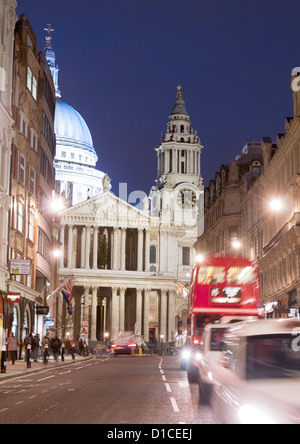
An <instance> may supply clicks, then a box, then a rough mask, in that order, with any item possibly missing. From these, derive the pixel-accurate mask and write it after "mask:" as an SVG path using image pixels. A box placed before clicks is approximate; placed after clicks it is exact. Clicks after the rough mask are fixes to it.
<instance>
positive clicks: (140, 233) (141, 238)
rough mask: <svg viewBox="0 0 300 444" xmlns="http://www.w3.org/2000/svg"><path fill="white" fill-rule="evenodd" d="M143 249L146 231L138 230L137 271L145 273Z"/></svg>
mask: <svg viewBox="0 0 300 444" xmlns="http://www.w3.org/2000/svg"><path fill="white" fill-rule="evenodd" d="M143 247H144V230H143V229H142V228H139V229H138V269H137V271H143Z"/></svg>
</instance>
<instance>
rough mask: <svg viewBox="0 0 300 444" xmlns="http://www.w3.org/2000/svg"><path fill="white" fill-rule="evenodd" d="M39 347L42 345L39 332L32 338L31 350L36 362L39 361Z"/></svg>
mask: <svg viewBox="0 0 300 444" xmlns="http://www.w3.org/2000/svg"><path fill="white" fill-rule="evenodd" d="M39 347H40V335H39V334H37V335H35V336H34V337H33V338H32V341H31V351H32V358H33V360H34V362H37V358H38V352H39Z"/></svg>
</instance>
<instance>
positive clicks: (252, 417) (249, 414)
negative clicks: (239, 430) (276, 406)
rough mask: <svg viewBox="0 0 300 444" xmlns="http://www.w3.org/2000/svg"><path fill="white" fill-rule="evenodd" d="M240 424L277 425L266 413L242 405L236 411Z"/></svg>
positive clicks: (250, 406) (248, 405) (247, 405)
mask: <svg viewBox="0 0 300 444" xmlns="http://www.w3.org/2000/svg"><path fill="white" fill-rule="evenodd" d="M238 416H239V419H240V421H241V423H242V424H263V425H270V424H277V423H276V421H275V420H274V419H273V418H271V416H269V415H268V414H267V413H265V412H264V411H263V410H261V409H260V408H258V407H255V406H254V405H251V404H244V405H243V406H242V407H241V408H240V409H239V411H238Z"/></svg>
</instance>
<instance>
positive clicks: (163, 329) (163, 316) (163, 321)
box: [160, 290, 168, 341]
mask: <svg viewBox="0 0 300 444" xmlns="http://www.w3.org/2000/svg"><path fill="white" fill-rule="evenodd" d="M160 305H161V309H160V334H161V335H164V340H165V341H167V340H168V337H167V291H166V290H161V301H160Z"/></svg>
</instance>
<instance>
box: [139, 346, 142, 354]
mask: <svg viewBox="0 0 300 444" xmlns="http://www.w3.org/2000/svg"><path fill="white" fill-rule="evenodd" d="M139 356H143V349H142V347H140V348H139Z"/></svg>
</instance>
